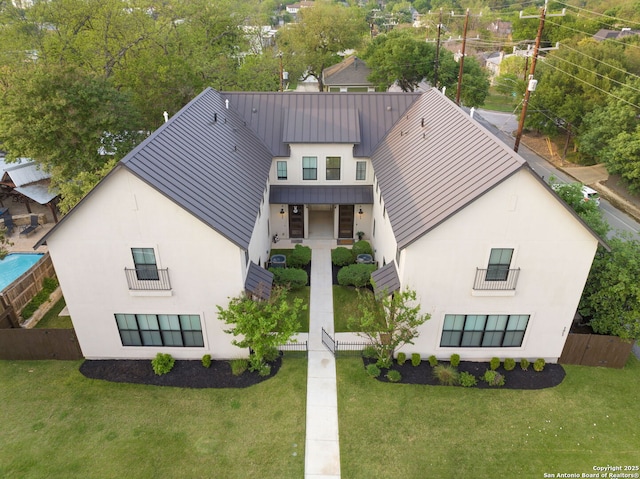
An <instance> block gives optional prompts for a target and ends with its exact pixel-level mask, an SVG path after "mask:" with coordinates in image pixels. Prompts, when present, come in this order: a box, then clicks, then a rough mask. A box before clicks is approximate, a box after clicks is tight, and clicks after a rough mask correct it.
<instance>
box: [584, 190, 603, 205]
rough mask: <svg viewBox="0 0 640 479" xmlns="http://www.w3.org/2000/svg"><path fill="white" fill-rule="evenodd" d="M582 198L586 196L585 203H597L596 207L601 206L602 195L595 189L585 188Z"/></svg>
mask: <svg viewBox="0 0 640 479" xmlns="http://www.w3.org/2000/svg"><path fill="white" fill-rule="evenodd" d="M582 196H584V200H585V201H595V202H596V205H598V206H600V194H599V193H598V192H597V191H596V190H594V189H593V188H589V187H588V186H583V187H582Z"/></svg>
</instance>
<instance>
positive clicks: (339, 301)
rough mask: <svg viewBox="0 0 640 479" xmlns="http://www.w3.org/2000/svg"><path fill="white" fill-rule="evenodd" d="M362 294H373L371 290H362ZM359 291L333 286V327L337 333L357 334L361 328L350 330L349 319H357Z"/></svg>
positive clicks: (347, 287)
mask: <svg viewBox="0 0 640 479" xmlns="http://www.w3.org/2000/svg"><path fill="white" fill-rule="evenodd" d="M360 291H361V293H362V294H373V293H372V292H371V290H370V289H366V288H362V289H361V290H360ZM358 315H359V311H358V290H357V289H355V288H352V287H350V286H339V285H335V284H334V285H333V325H334V328H335V331H336V333H344V332H351V331H353V332H355V331H359V330H360V329H359V328H355V329H351V328H349V324H348V321H349V318H350V317H354V318H357V317H358Z"/></svg>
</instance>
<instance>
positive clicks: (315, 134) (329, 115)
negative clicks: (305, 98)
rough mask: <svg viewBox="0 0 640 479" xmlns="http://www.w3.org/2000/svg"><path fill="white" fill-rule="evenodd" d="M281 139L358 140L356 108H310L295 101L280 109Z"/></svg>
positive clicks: (339, 141) (299, 140) (354, 142)
mask: <svg viewBox="0 0 640 479" xmlns="http://www.w3.org/2000/svg"><path fill="white" fill-rule="evenodd" d="M282 141H283V142H284V143H352V144H358V143H360V115H359V114H358V110H357V109H349V108H341V107H338V108H330V109H329V108H326V109H317V110H316V109H313V108H308V109H307V108H304V106H303V105H297V106H296V108H293V109H291V110H287V111H285V112H284V128H283V132H282Z"/></svg>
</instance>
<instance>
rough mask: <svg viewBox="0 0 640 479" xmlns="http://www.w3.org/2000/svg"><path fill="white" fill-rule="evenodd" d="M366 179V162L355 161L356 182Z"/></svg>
mask: <svg viewBox="0 0 640 479" xmlns="http://www.w3.org/2000/svg"><path fill="white" fill-rule="evenodd" d="M366 179H367V162H366V161H356V180H366Z"/></svg>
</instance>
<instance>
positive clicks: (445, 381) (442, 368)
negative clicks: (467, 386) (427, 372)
mask: <svg viewBox="0 0 640 479" xmlns="http://www.w3.org/2000/svg"><path fill="white" fill-rule="evenodd" d="M433 375H434V376H435V377H436V378H437V379H438V382H439V383H440V384H442V385H443V386H455V385H456V384H458V376H459V374H458V371H457V370H456V368H454V367H453V366H450V365H448V364H438V365H436V366H435V367H434V368H433Z"/></svg>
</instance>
